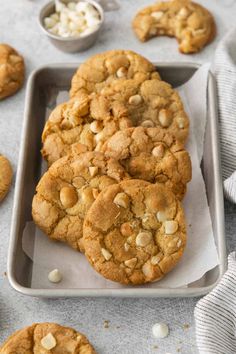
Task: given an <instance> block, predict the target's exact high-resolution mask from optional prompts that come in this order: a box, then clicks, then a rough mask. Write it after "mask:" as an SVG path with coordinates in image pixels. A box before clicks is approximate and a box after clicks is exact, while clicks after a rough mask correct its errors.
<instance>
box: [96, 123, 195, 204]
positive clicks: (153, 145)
mask: <svg viewBox="0 0 236 354" xmlns="http://www.w3.org/2000/svg"><path fill="white" fill-rule="evenodd" d="M102 151H103V152H104V154H105V155H106V156H108V157H112V158H114V159H117V160H119V162H120V163H121V164H122V166H124V168H125V169H126V171H127V172H128V173H129V174H130V176H131V177H133V178H140V179H143V180H146V181H149V182H161V183H164V184H165V185H166V187H168V188H170V189H171V190H172V192H173V193H174V194H176V196H177V197H178V198H179V199H180V200H181V199H183V197H184V194H185V192H186V184H187V183H188V182H189V181H190V180H191V174H192V169H191V160H190V157H189V154H188V152H187V151H186V150H184V147H183V144H182V143H181V142H179V141H177V140H176V139H175V138H174V137H173V136H172V135H171V134H168V133H166V132H165V131H163V130H162V129H159V128H143V127H136V128H129V129H125V130H123V131H119V132H117V133H116V134H114V135H113V136H112V137H111V138H110V139H109V140H108V141H107V142H106V143H105V144H104V146H103V150H102Z"/></svg>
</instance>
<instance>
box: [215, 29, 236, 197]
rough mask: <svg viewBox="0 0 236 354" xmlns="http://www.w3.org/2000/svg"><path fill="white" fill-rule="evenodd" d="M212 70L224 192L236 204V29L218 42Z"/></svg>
mask: <svg viewBox="0 0 236 354" xmlns="http://www.w3.org/2000/svg"><path fill="white" fill-rule="evenodd" d="M212 70H213V72H214V74H215V77H216V80H217V90H218V104H219V121H220V141H221V162H222V176H223V180H224V193H225V196H226V198H228V199H229V200H230V201H232V202H234V203H236V28H234V29H233V30H231V31H230V32H229V33H228V34H227V35H226V37H225V38H223V40H222V41H221V43H220V44H219V46H218V48H217V50H216V53H215V60H214V63H213V68H212Z"/></svg>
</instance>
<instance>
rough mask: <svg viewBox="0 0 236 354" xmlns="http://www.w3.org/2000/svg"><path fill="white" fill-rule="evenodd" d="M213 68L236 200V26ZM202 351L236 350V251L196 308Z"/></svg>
mask: <svg viewBox="0 0 236 354" xmlns="http://www.w3.org/2000/svg"><path fill="white" fill-rule="evenodd" d="M212 71H213V72H214V74H215V77H216V80H217V90H218V104H219V123H220V142H221V163H222V176H223V180H224V193H225V196H226V198H228V199H229V200H230V201H232V202H234V203H236V28H234V29H233V30H231V31H230V32H229V33H227V35H226V36H225V37H224V38H223V40H222V41H221V43H220V44H219V46H218V48H217V50H216V53H215V59H214V62H213V67H212ZM195 321H196V340H197V345H198V349H199V353H200V354H235V353H236V252H233V253H231V254H230V255H229V258H228V270H227V272H226V273H225V274H224V276H223V278H222V279H221V281H220V283H219V284H218V285H217V286H216V287H215V289H214V290H213V291H211V292H210V293H209V294H208V295H206V296H205V297H204V298H203V299H201V300H200V301H199V302H198V303H197V305H196V308H195Z"/></svg>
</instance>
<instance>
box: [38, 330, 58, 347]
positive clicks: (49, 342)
mask: <svg viewBox="0 0 236 354" xmlns="http://www.w3.org/2000/svg"><path fill="white" fill-rule="evenodd" d="M41 345H42V347H43V348H44V349H46V350H51V349H52V348H55V346H56V345H57V342H56V339H55V338H54V337H53V335H52V333H48V334H47V335H46V336H45V337H43V338H42V339H41Z"/></svg>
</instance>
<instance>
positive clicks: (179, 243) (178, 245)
mask: <svg viewBox="0 0 236 354" xmlns="http://www.w3.org/2000/svg"><path fill="white" fill-rule="evenodd" d="M181 244H182V240H180V239H179V240H178V242H177V244H176V246H177V247H178V248H179V247H180V246H181Z"/></svg>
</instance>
